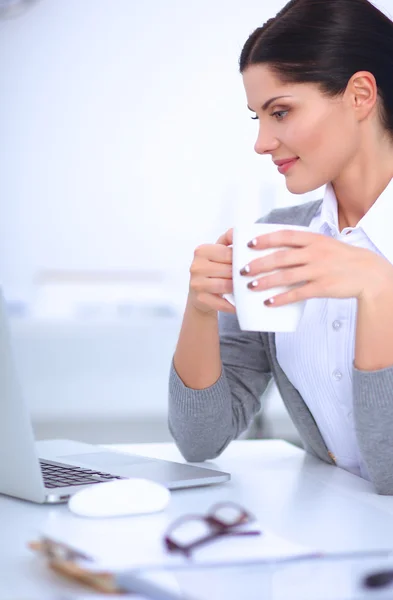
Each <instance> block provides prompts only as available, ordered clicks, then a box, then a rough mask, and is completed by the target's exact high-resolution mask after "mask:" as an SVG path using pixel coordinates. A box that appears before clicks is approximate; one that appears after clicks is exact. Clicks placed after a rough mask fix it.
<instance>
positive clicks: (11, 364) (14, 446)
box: [0, 291, 230, 504]
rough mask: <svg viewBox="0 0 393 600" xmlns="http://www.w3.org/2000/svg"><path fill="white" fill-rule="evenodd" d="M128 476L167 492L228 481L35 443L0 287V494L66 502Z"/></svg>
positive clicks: (224, 476)
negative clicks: (89, 488) (87, 489)
mask: <svg viewBox="0 0 393 600" xmlns="http://www.w3.org/2000/svg"><path fill="white" fill-rule="evenodd" d="M131 477H142V478H145V479H150V480H152V481H157V482H158V483H162V484H163V485H165V486H167V487H168V488H169V489H172V490H173V489H177V488H187V487H196V486H202V485H209V484H213V483H221V482H224V481H228V480H229V479H230V475H229V473H224V472H222V471H216V470H213V469H209V468H204V467H199V466H196V465H195V466H194V465H190V464H182V463H176V462H172V461H166V460H160V459H153V458H149V457H143V456H139V455H133V454H126V453H120V452H115V451H112V450H107V449H105V448H103V447H100V446H97V445H93V444H85V443H83V442H77V441H73V440H44V441H38V442H35V440H34V434H33V429H32V425H31V420H30V415H29V412H28V410H27V407H26V405H25V403H24V398H23V394H22V391H21V385H20V382H19V380H18V375H17V370H16V365H15V361H14V357H13V350H12V340H11V335H10V328H9V322H8V316H7V309H6V305H5V302H4V297H3V295H2V294H1V291H0V494H6V495H8V496H13V497H16V498H22V499H24V500H30V501H32V502H38V503H42V504H43V503H57V502H66V501H67V500H68V499H69V498H70V496H71V495H72V494H74V493H76V492H77V491H79V490H80V489H83V488H85V487H86V486H89V485H97V484H99V483H101V482H105V481H110V480H112V479H127V478H131Z"/></svg>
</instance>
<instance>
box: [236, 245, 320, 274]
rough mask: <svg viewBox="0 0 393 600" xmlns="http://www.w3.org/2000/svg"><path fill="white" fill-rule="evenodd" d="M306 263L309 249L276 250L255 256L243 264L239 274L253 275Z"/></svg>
mask: <svg viewBox="0 0 393 600" xmlns="http://www.w3.org/2000/svg"><path fill="white" fill-rule="evenodd" d="M308 263H309V251H308V250H307V249H305V248H299V249H293V248H291V249H290V250H277V252H273V253H272V254H269V255H268V256H263V257H261V258H257V259H255V260H253V261H252V262H250V263H249V264H248V265H245V266H244V267H243V269H242V271H241V274H242V275H247V276H248V277H253V276H254V275H258V274H260V273H270V272H271V271H276V270H278V269H287V268H289V267H300V266H303V265H306V264H308Z"/></svg>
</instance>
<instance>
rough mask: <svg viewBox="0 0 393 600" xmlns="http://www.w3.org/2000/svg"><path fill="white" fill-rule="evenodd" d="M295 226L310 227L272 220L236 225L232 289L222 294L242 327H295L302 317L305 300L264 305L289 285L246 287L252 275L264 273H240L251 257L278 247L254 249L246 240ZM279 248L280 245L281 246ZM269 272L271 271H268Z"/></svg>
mask: <svg viewBox="0 0 393 600" xmlns="http://www.w3.org/2000/svg"><path fill="white" fill-rule="evenodd" d="M285 229H287V230H288V229H291V230H292V229H294V230H298V231H309V228H308V227H302V226H300V225H281V224H273V223H252V224H250V225H242V226H240V227H235V228H234V231H233V276H232V278H233V290H234V293H233V295H232V294H225V295H224V298H226V300H228V301H229V302H231V304H233V305H234V306H236V314H237V318H238V321H239V326H240V328H241V329H242V330H244V331H275V332H290V331H296V328H297V326H298V324H299V322H300V319H301V317H302V314H303V311H304V307H305V301H302V302H295V303H292V304H287V305H285V306H278V307H275V306H271V307H268V306H265V305H264V302H265V300H268V299H269V298H272V297H273V296H277V295H278V294H282V293H284V292H286V291H288V290H290V289H291V288H293V287H295V286H291V287H277V288H271V289H269V290H263V291H260V292H259V291H253V290H250V289H248V287H247V284H248V283H249V282H250V281H253V280H254V279H258V278H259V277H264V276H265V275H267V273H263V274H260V275H257V276H254V277H248V276H244V275H240V270H241V269H242V268H243V267H245V266H246V265H247V264H249V263H250V262H251V261H253V260H255V259H256V258H260V257H261V256H267V255H268V254H272V253H273V252H277V251H278V250H279V248H269V249H267V250H254V249H252V248H249V247H248V246H247V244H248V243H249V242H250V241H251V240H253V239H254V238H256V237H259V236H261V235H264V234H266V233H272V232H274V231H280V230H285ZM281 249H282V248H281ZM270 274H271V273H270Z"/></svg>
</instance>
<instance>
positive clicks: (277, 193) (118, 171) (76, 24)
mask: <svg viewBox="0 0 393 600" xmlns="http://www.w3.org/2000/svg"><path fill="white" fill-rule="evenodd" d="M283 4H284V3H283V2H282V1H280V0H278V1H276V2H270V3H264V2H261V1H260V0H245V1H243V2H241V3H239V2H238V0H229V1H225V2H224V1H223V0H220V1H217V0H216V1H215V2H211V1H209V0H188V1H187V2H184V0H166V1H165V2H162V1H161V0H147V1H146V0H143V2H141V1H139V2H138V1H137V0H67V1H64V0H41V1H40V2H39V3H38V4H37V5H36V6H35V7H33V9H31V10H30V11H29V12H27V13H25V14H24V15H23V16H21V17H19V18H17V19H14V20H9V21H5V22H2V23H1V27H0V115H1V116H0V123H1V132H2V134H1V138H2V144H1V145H0V211H1V219H0V240H1V252H0V273H1V279H2V282H3V285H4V287H5V289H6V291H7V294H8V295H9V296H11V297H12V298H14V299H17V298H29V297H30V296H31V293H32V287H31V285H32V280H33V278H34V275H35V273H36V272H37V271H38V270H40V269H43V268H44V269H50V268H81V269H83V268H98V269H106V268H109V269H123V268H127V269H129V268H131V269H132V268H138V267H140V266H141V260H143V266H144V267H145V268H146V269H155V268H158V269H164V270H170V271H171V272H174V273H175V274H176V276H177V275H178V276H179V277H180V278H182V277H183V278H184V276H185V273H186V270H187V267H188V263H189V260H190V258H191V252H192V249H193V248H194V247H195V246H196V245H197V244H199V243H202V242H204V241H211V240H214V239H215V237H216V236H217V235H218V234H219V233H221V232H222V231H223V230H224V229H225V228H227V227H229V226H231V225H232V224H233V219H234V210H236V209H234V203H237V206H238V205H239V203H241V205H242V208H244V210H245V211H249V213H250V218H254V217H255V218H256V217H257V216H258V215H260V214H261V213H263V212H266V211H267V210H269V208H270V206H271V205H272V203H273V202H274V201H276V202H277V201H280V198H281V196H282V194H283V193H284V194H285V190H284V188H283V185H284V184H283V180H281V179H279V178H278V176H277V174H276V173H275V171H274V169H273V168H272V165H270V164H269V163H268V161H266V160H265V161H263V160H261V159H260V158H259V157H257V156H256V155H254V152H253V143H254V137H255V135H256V131H257V125H256V124H255V122H253V121H251V120H250V118H249V117H250V115H249V112H248V111H247V109H246V99H245V95H244V90H243V86H242V82H241V76H240V75H239V74H238V67H237V61H238V57H239V53H240V50H241V47H242V44H243V43H244V41H245V40H246V38H247V36H248V34H249V33H250V32H251V31H252V30H253V29H254V28H255V27H256V26H257V25H259V24H261V23H263V22H264V21H265V20H266V19H267V18H268V17H269V16H271V15H272V13H274V12H275V11H277V10H279V8H281V6H282V5H283ZM141 248H143V254H141Z"/></svg>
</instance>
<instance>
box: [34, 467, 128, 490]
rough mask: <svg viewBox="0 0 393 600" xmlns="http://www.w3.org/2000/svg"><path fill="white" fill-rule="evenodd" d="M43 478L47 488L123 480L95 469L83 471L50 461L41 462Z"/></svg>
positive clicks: (79, 468)
mask: <svg viewBox="0 0 393 600" xmlns="http://www.w3.org/2000/svg"><path fill="white" fill-rule="evenodd" d="M40 465H41V471H42V476H43V478H44V485H45V487H46V488H57V487H68V486H70V485H88V484H89V485H90V484H91V483H102V482H103V481H111V480H112V479H123V477H119V475H111V474H110V473H104V472H102V471H95V470H93V469H82V468H81V467H75V466H73V465H64V464H62V463H56V462H53V461H50V460H40Z"/></svg>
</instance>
